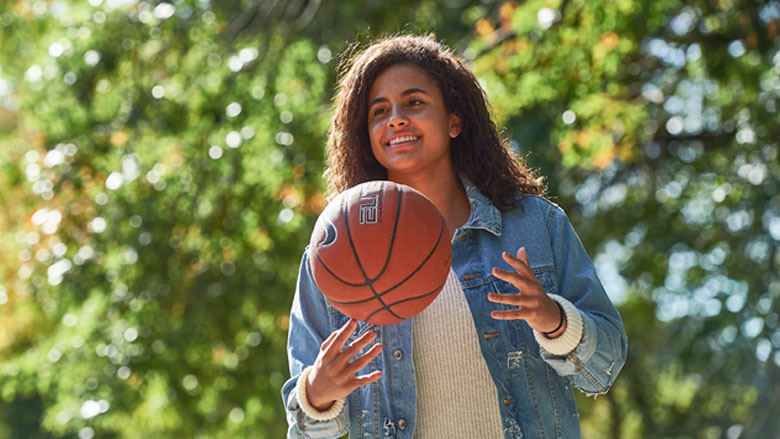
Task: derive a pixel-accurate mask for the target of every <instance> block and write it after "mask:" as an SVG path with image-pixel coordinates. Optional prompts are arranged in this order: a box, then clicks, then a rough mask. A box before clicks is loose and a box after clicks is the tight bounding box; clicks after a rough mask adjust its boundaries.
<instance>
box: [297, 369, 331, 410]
mask: <svg viewBox="0 0 780 439" xmlns="http://www.w3.org/2000/svg"><path fill="white" fill-rule="evenodd" d="M306 378H307V379H306V382H305V383H303V385H305V386H306V396H307V397H308V399H309V404H311V406H312V407H314V408H315V409H317V410H319V411H321V412H324V411H326V410H328V409H330V408H331V407H333V403H334V402H336V400H334V399H330V400H329V399H327V398H326V399H324V400H323V399H321V398H318V397H317V392H316V391H315V392H312V391H311V389H312V384H311V380H312V378H311V373H308V374H307V377H306Z"/></svg>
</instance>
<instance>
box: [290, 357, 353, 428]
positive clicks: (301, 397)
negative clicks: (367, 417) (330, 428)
mask: <svg viewBox="0 0 780 439" xmlns="http://www.w3.org/2000/svg"><path fill="white" fill-rule="evenodd" d="M310 372H311V366H309V367H307V368H306V369H303V372H301V375H300V376H299V377H298V381H297V384H296V385H295V387H296V390H295V391H296V394H297V396H298V404H300V405H301V410H303V413H305V414H306V416H308V417H310V418H312V419H314V420H315V421H330V420H331V419H334V418H336V417H337V416H338V415H339V413H341V410H342V409H344V404H345V403H346V399H344V398H342V399H338V400H336V402H334V403H333V405H332V406H330V408H329V409H327V410H325V411H320V410H317V409H316V408H314V406H312V405H311V403H310V402H309V397H308V396H307V395H306V380H308V379H309V373H310Z"/></svg>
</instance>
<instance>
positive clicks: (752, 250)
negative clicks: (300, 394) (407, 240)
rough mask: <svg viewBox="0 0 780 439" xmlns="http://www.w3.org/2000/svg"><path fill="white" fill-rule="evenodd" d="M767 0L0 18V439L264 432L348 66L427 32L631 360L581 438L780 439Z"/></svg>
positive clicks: (771, 15)
mask: <svg viewBox="0 0 780 439" xmlns="http://www.w3.org/2000/svg"><path fill="white" fill-rule="evenodd" d="M778 24H780V2H778V1H764V2H761V1H741V0H719V1H704V0H700V1H678V0H658V1H651V2H647V1H640V0H618V1H606V0H528V1H499V0H476V1H470V0H448V1H425V0H424V1H406V0H397V1H393V2H387V1H379V0H360V1H354V0H342V1H338V2H337V1H334V0H322V1H321V0H283V1H279V0H255V1H250V0H220V1H210V0H176V1H170V2H157V1H151V0H149V1H134V0H89V1H83V0H6V1H3V2H0V206H2V207H0V439H6V438H7V439H11V438H14V439H15V438H24V439H28V438H79V439H92V438H93V437H94V438H190V437H191V438H203V439H205V438H281V437H284V431H285V429H286V422H285V417H284V411H283V406H282V401H281V398H280V395H279V391H280V388H281V385H282V383H283V382H284V381H285V380H286V379H287V377H288V373H287V360H286V356H285V341H286V330H287V322H288V311H289V306H290V303H291V300H292V295H293V290H294V283H295V278H296V274H297V269H298V264H299V261H300V257H301V254H302V251H303V248H304V246H305V244H306V243H307V242H308V238H309V233H310V230H311V228H312V226H313V222H314V220H315V218H316V216H317V214H318V213H319V211H320V210H321V209H322V207H323V205H324V200H323V196H322V192H323V188H324V184H323V180H322V173H323V168H324V167H323V160H324V159H323V156H324V155H323V152H324V145H325V138H326V134H327V129H328V124H329V118H330V116H331V103H332V98H333V95H334V92H335V83H336V78H337V73H338V71H339V70H338V64H339V60H340V59H341V57H342V54H344V53H350V50H351V49H350V47H351V44H352V43H359V44H366V43H367V42H369V41H371V40H372V39H373V38H376V37H377V36H382V35H388V34H391V33H395V32H399V31H400V32H414V33H424V32H435V33H436V35H437V36H438V39H439V40H442V41H444V42H445V43H446V44H448V45H449V46H451V47H452V48H453V50H455V51H456V52H457V53H458V54H460V55H462V56H463V57H465V58H466V59H467V60H469V62H470V65H471V67H472V69H473V70H474V71H475V73H476V74H477V75H478V77H479V78H480V80H481V82H482V84H483V86H484V88H485V90H486V92H487V94H488V96H489V99H490V101H491V102H492V104H493V114H494V117H495V120H496V122H497V124H498V125H499V126H500V127H505V128H504V130H503V133H504V135H505V136H506V137H507V138H508V139H510V140H511V144H512V146H513V147H514V148H515V149H516V150H517V151H518V153H519V154H521V155H523V156H524V157H525V158H526V159H527V161H528V162H529V163H530V164H531V165H532V166H534V167H536V168H538V169H539V170H540V172H541V173H542V174H544V175H545V176H546V177H547V183H548V187H549V192H550V198H551V199H552V200H553V201H555V202H556V203H558V204H560V205H561V206H562V207H564V208H565V209H566V210H567V212H568V213H569V215H570V217H571V220H572V223H573V224H574V225H575V227H576V229H577V230H578V232H579V234H580V237H581V239H582V241H583V242H584V244H585V247H586V248H587V249H588V250H589V252H590V255H591V257H592V258H593V259H594V261H595V263H596V265H597V267H598V270H599V273H600V275H601V277H602V280H603V282H604V284H605V286H606V288H607V290H608V291H609V294H610V296H611V297H612V299H613V300H614V302H615V303H616V304H617V305H618V306H619V309H620V311H621V313H622V316H623V318H624V321H625V325H626V329H627V331H628V335H629V342H630V348H629V357H628V362H627V365H626V367H625V369H624V370H623V372H622V373H621V376H620V377H619V378H618V380H617V384H616V386H615V387H614V388H613V390H612V391H611V392H610V393H609V394H608V395H605V396H601V397H599V398H598V399H595V400H594V399H592V398H587V397H586V396H585V395H584V394H581V393H579V392H577V397H578V399H579V407H580V411H581V415H582V425H583V433H584V436H585V437H588V438H640V437H648V438H729V439H735V438H777V437H780V416H778V414H779V412H778V407H780V327H778V320H779V317H778V312H779V311H780V306H779V305H778V302H779V301H780V277H779V276H778V272H780V249H778V243H780V194H779V193H778V176H780V160H778V139H780V123H779V122H778V116H777V111H778V109H777V106H778V103H779V98H780V51H779V49H780V46H779V43H780V39H779V38H778V31H779V30H778Z"/></svg>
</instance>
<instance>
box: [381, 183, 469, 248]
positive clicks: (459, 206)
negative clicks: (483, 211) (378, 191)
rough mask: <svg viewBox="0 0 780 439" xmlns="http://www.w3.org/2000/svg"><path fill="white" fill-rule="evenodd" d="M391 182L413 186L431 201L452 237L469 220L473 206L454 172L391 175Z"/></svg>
mask: <svg viewBox="0 0 780 439" xmlns="http://www.w3.org/2000/svg"><path fill="white" fill-rule="evenodd" d="M388 177H389V179H390V180H392V181H394V182H396V183H401V184H405V185H407V186H411V187H413V188H415V189H417V190H418V191H420V192H422V193H423V194H424V195H425V196H426V197H428V199H430V200H431V201H432V202H433V204H434V205H436V208H437V209H439V212H440V213H441V215H442V216H443V217H444V220H445V221H446V222H447V226H448V227H449V229H450V236H451V235H452V234H453V233H454V232H455V229H457V228H458V227H460V226H462V225H463V224H465V223H466V221H468V219H469V215H470V213H471V206H470V204H469V199H468V197H467V196H466V190H465V189H464V188H463V185H462V184H461V183H460V180H458V177H457V176H456V175H455V171H454V170H450V172H445V173H443V174H438V175H389V176H388Z"/></svg>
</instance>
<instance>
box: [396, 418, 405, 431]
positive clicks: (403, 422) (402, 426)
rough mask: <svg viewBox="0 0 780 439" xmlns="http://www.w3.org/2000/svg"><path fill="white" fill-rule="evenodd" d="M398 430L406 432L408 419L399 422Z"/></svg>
mask: <svg viewBox="0 0 780 439" xmlns="http://www.w3.org/2000/svg"><path fill="white" fill-rule="evenodd" d="M398 428H400V429H401V430H406V419H403V418H401V419H399V420H398Z"/></svg>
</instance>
